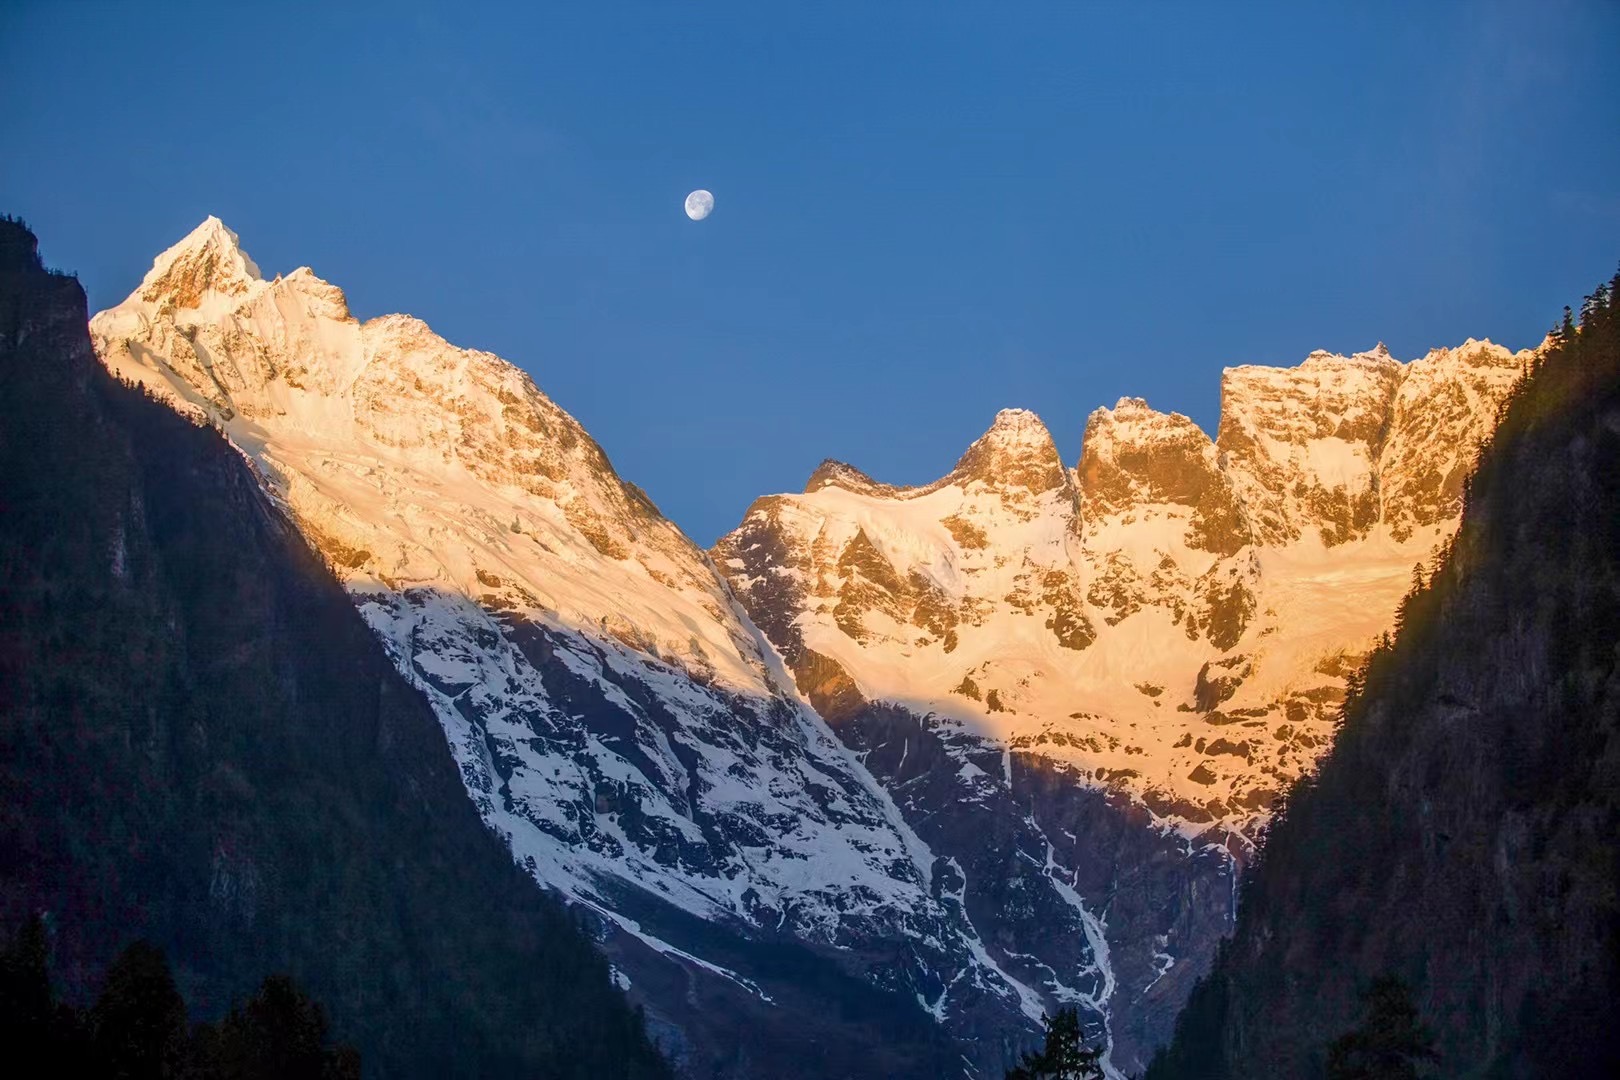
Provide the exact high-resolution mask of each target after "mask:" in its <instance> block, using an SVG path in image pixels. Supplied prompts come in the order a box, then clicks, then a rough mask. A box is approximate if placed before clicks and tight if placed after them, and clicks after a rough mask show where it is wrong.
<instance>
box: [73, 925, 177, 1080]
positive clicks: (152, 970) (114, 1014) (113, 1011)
mask: <svg viewBox="0 0 1620 1080" xmlns="http://www.w3.org/2000/svg"><path fill="white" fill-rule="evenodd" d="M90 1022H91V1028H92V1030H93V1032H94V1042H95V1055H96V1058H97V1061H98V1064H99V1066H100V1071H101V1073H102V1075H105V1076H109V1077H118V1078H120V1080H159V1078H167V1077H178V1076H180V1075H181V1073H182V1071H183V1068H184V1065H185V1060H186V1050H187V1035H186V1003H185V1001H184V1000H183V999H182V998H181V997H180V991H179V990H178V989H177V988H176V987H175V985H174V976H173V975H171V974H170V973H169V963H168V961H167V960H165V959H164V957H163V952H162V950H160V949H158V948H156V947H155V946H152V945H148V944H147V943H146V942H144V941H137V942H135V943H134V944H133V945H130V946H129V947H128V948H126V949H125V950H124V951H123V952H122V953H120V954H119V955H118V959H116V960H114V961H113V963H112V966H111V967H110V968H108V969H107V981H106V984H105V986H103V987H102V991H101V996H100V997H98V998H97V999H96V1004H95V1007H94V1008H93V1009H92V1010H91V1012H90Z"/></svg>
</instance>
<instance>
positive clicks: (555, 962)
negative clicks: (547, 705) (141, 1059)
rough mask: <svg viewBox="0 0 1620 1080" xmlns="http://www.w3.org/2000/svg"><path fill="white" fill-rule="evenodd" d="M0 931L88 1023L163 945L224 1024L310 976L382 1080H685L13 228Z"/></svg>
mask: <svg viewBox="0 0 1620 1080" xmlns="http://www.w3.org/2000/svg"><path fill="white" fill-rule="evenodd" d="M0 792H4V798H3V800H0V922H3V923H5V924H6V925H7V926H10V927H14V926H16V925H18V924H19V923H21V922H22V920H23V919H24V918H26V917H27V916H28V915H30V914H32V913H34V912H37V911H41V910H43V911H46V912H48V913H49V914H50V918H51V921H52V923H53V925H54V926H55V927H56V928H57V931H56V936H55V940H54V942H53V949H54V954H55V955H54V966H55V969H56V970H57V972H58V973H59V975H60V977H61V979H62V982H63V984H64V986H63V989H64V991H65V992H66V994H67V995H68V997H69V998H70V999H73V1000H78V1001H84V1000H85V999H86V998H87V996H88V995H89V993H91V992H92V990H93V989H94V982H95V980H96V979H97V977H98V975H99V973H100V972H101V971H102V970H104V969H105V968H106V967H107V964H108V963H109V961H110V960H111V958H112V956H113V955H114V953H115V952H116V950H117V948H118V947H119V946H120V945H122V944H123V943H125V942H127V941H129V940H130V939H131V938H132V937H136V936H143V937H146V938H148V939H150V940H151V941H153V942H155V943H157V944H160V945H161V946H163V947H164V948H165V949H166V951H167V952H168V954H169V956H170V957H171V959H172V961H173V962H174V964H175V967H176V976H177V979H178V981H179V983H180V986H181V988H182V989H183V991H184V993H185V995H186V997H187V999H188V1000H190V1001H191V1002H192V1003H193V1004H194V1005H195V1007H196V1008H197V1009H198V1011H199V1012H200V1013H201V1014H203V1015H205V1016H218V1015H221V1014H222V1013H223V1012H224V1011H225V1009H226V1008H227V1007H228V1006H229V1005H230V1003H231V1001H232V1000H233V999H240V998H245V997H246V996H247V995H248V994H249V993H250V992H251V991H252V990H253V988H254V987H255V986H256V985H257V984H258V982H259V980H260V979H261V978H262V977H263V976H264V974H265V973H266V972H268V971H277V970H281V971H286V972H288V973H290V974H291V975H292V976H294V977H295V978H297V979H298V980H299V982H300V983H302V984H304V985H305V986H307V987H308V988H309V989H310V991H311V992H312V993H313V994H314V995H315V996H317V997H318V998H320V999H321V1000H323V1001H324V1002H325V1003H326V1005H327V1006H328V1007H329V1009H330V1012H331V1016H332V1021H333V1032H334V1035H335V1036H336V1037H338V1038H340V1039H342V1040H345V1041H348V1042H352V1043H354V1044H355V1045H356V1046H358V1047H359V1049H360V1051H361V1053H362V1056H363V1058H364V1061H365V1065H366V1070H367V1073H368V1074H369V1075H377V1076H444V1075H462V1076H495V1075H502V1076H506V1075H535V1076H557V1077H599V1076H623V1077H656V1076H663V1075H665V1074H666V1068H665V1066H664V1064H663V1063H662V1061H661V1060H660V1059H659V1058H658V1056H657V1054H656V1053H655V1052H654V1051H653V1049H652V1048H651V1046H650V1044H649V1043H648V1042H647V1040H646V1038H645V1036H644V1035H643V1033H642V1031H641V1025H640V1022H639V1020H638V1019H637V1017H636V1016H635V1015H634V1013H633V1012H632V1011H631V1009H630V1008H629V1007H628V1006H627V1004H626V1003H625V1001H624V999H623V997H622V996H621V995H620V994H619V993H618V991H616V990H615V989H614V988H613V987H612V985H611V983H610V980H609V969H608V965H607V964H606V962H605V961H604V960H603V959H602V958H601V956H600V955H599V954H598V953H597V952H596V950H595V949H594V948H593V946H592V944H591V942H590V941H589V939H588V938H587V937H586V936H585V935H584V934H582V933H581V931H580V929H579V928H578V926H577V925H576V923H575V920H574V919H573V918H572V917H571V916H570V915H569V914H568V913H567V912H566V911H565V910H564V909H563V908H562V907H561V906H560V905H559V904H557V903H556V902H555V901H554V900H552V899H550V898H548V897H547V896H545V895H544V894H542V893H541V892H540V891H539V890H537V889H535V888H534V887H533V885H532V883H531V882H529V881H528V880H527V879H526V877H525V875H523V874H522V873H521V872H520V871H519V870H518V869H517V868H516V867H515V866H514V865H513V863H512V860H511V858H510V856H509V854H508V852H507V851H506V850H504V849H503V847H502V845H501V844H500V842H499V841H498V840H497V838H496V837H494V836H492V835H491V834H490V833H489V831H488V830H487V829H486V828H485V827H484V825H483V824H482V822H481V821H480V820H479V817H478V814H477V813H476V811H475V810H474V808H473V807H472V805H471V804H470V803H469V802H468V800H467V798H466V793H465V791H464V789H463V787H462V784H461V781H460V779H459V777H458V775H457V770H456V768H455V765H454V762H453V761H452V759H451V757H450V756H449V754H448V753H447V750H446V746H445V742H444V735H443V732H442V730H441V728H440V725H439V723H438V721H437V720H436V718H435V716H434V713H433V711H432V709H431V708H430V707H429V705H428V703H427V702H426V701H425V700H424V699H423V697H422V695H421V694H420V693H419V692H417V691H416V690H415V689H414V688H412V687H411V686H410V685H409V684H408V683H407V682H405V681H404V680H403V679H402V678H401V677H400V676H399V675H398V673H397V672H396V671H395V669H394V667H393V665H392V664H391V663H390V662H389V660H388V658H387V656H386V655H385V654H384V651H383V649H382V648H381V646H380V645H379V643H378V642H377V640H376V638H375V637H374V636H373V635H372V633H371V632H370V630H369V629H368V628H367V626H366V624H365V622H364V621H363V620H362V619H361V618H360V617H359V616H358V615H357V614H356V612H355V611H354V608H353V606H352V605H351V604H350V602H349V599H348V597H347V596H346V595H345V593H344V591H343V589H342V588H341V587H340V586H339V585H338V584H337V583H336V582H335V581H334V580H333V578H332V577H331V575H330V573H329V572H328V570H327V568H326V567H325V566H323V565H322V563H321V561H320V559H319V557H317V556H316V555H315V554H314V553H313V552H312V551H311V550H310V548H309V547H308V546H307V545H306V544H305V542H304V540H303V539H302V538H301V537H300V536H299V534H298V533H297V532H296V530H294V529H293V528H292V527H291V526H290V525H289V524H288V523H287V521H286V520H285V518H284V517H283V516H282V515H281V513H280V511H279V510H278V509H277V508H276V507H275V506H273V505H272V504H271V502H270V501H269V500H267V499H266V497H265V496H264V494H263V493H262V492H261V490H260V486H259V482H258V480H257V478H256V477H255V476H254V475H253V472H252V471H251V469H250V468H249V466H248V464H247V463H246V462H245V461H244V460H243V458H242V457H241V456H240V455H239V454H238V453H237V452H236V451H235V450H234V449H233V448H232V447H231V446H230V445H229V444H228V443H227V442H226V441H225V440H224V439H222V438H220V437H219V435H218V434H217V433H216V432H214V431H212V430H209V429H208V428H206V427H199V426H197V425H196V424H194V423H193V422H192V421H190V420H187V419H184V418H182V417H180V416H177V415H176V414H175V413H174V412H172V411H171V410H170V409H168V408H166V407H163V406H161V405H159V404H156V403H154V402H152V401H149V400H147V399H146V398H145V397H144V396H143V395H142V393H141V392H139V391H137V390H133V389H130V388H128V387H125V386H120V385H118V384H117V383H116V382H115V381H114V380H113V379H112V378H111V377H110V376H109V375H108V374H107V373H106V372H105V371H104V370H103V369H102V367H101V366H100V365H99V364H98V363H97V362H96V358H95V356H94V354H93V352H92V350H91V344H90V340H89V337H88V335H87V332H86V311H85V299H84V294H83V292H82V290H81V289H80V288H79V286H78V283H77V282H76V281H74V280H73V279H71V278H67V277H63V276H60V275H55V274H49V273H47V272H46V271H45V270H44V269H43V268H42V267H41V265H40V262H39V259H38V256H37V253H36V242H35V240H34V237H33V236H32V234H30V233H29V232H28V231H27V230H26V229H25V228H24V227H23V226H22V225H21V224H19V223H15V222H12V221H9V220H8V221H4V222H0Z"/></svg>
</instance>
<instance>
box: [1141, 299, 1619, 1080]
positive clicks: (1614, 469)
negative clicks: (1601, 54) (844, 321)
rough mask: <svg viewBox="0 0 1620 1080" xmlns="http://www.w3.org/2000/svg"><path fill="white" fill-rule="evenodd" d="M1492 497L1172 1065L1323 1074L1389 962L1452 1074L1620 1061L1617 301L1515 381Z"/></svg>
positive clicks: (1331, 765) (1354, 731)
mask: <svg viewBox="0 0 1620 1080" xmlns="http://www.w3.org/2000/svg"><path fill="white" fill-rule="evenodd" d="M1616 286H1620V280H1617V282H1616ZM1439 399H1440V401H1441V402H1442V403H1443V404H1444V403H1446V402H1447V401H1452V402H1454V401H1455V399H1452V398H1449V397H1448V396H1446V395H1444V394H1441V395H1440V397H1439ZM1425 477H1426V478H1425ZM1412 482H1413V483H1416V484H1418V485H1419V486H1421V487H1423V488H1424V489H1425V490H1430V491H1432V490H1439V491H1442V492H1444V491H1446V490H1447V489H1448V488H1449V487H1450V482H1449V480H1448V479H1447V476H1446V474H1444V473H1442V472H1439V471H1437V470H1430V471H1428V472H1427V473H1425V474H1422V476H1420V477H1419V478H1417V479H1414V480H1412ZM1389 495H1390V493H1389V492H1388V491H1387V490H1386V492H1385V497H1386V498H1388V497H1389ZM1468 502H1469V504H1468V508H1467V511H1466V513H1465V515H1464V517H1463V522H1462V527H1461V530H1460V532H1459V533H1458V535H1457V537H1456V543H1455V547H1454V548H1453V549H1452V550H1451V551H1450V553H1449V555H1448V556H1447V557H1446V558H1445V560H1444V562H1443V563H1442V565H1441V566H1440V568H1439V570H1438V572H1437V573H1436V574H1435V575H1434V577H1433V579H1432V580H1431V581H1429V582H1428V583H1427V584H1426V587H1424V588H1422V589H1421V590H1418V591H1416V592H1414V593H1413V594H1412V595H1411V596H1410V597H1409V598H1408V599H1407V600H1406V601H1405V602H1404V603H1403V605H1402V607H1401V610H1400V615H1399V621H1400V623H1401V628H1400V631H1399V633H1398V635H1397V637H1396V639H1395V641H1394V645H1393V648H1389V649H1380V650H1378V651H1377V652H1375V654H1374V655H1373V657H1372V659H1371V662H1370V664H1369V665H1368V667H1367V669H1366V674H1365V690H1364V691H1362V692H1361V693H1360V694H1359V696H1357V697H1355V698H1353V699H1352V700H1351V702H1350V703H1349V705H1348V707H1347V716H1346V719H1345V721H1344V725H1343V728H1342V730H1341V731H1340V733H1339V735H1338V739H1337V741H1336V744H1335V746H1334V748H1333V751H1332V753H1331V754H1330V755H1329V756H1328V757H1327V758H1326V759H1325V760H1324V761H1323V763H1322V766H1321V771H1320V774H1319V775H1318V776H1317V777H1316V779H1315V781H1314V782H1313V783H1310V784H1308V785H1305V786H1303V787H1301V788H1299V789H1298V790H1296V791H1295V792H1293V793H1292V795H1291V797H1290V800H1289V802H1288V805H1287V809H1286V812H1285V813H1284V814H1283V816H1282V818H1281V819H1280V820H1279V821H1278V822H1276V824H1275V825H1274V827H1273V829H1272V831H1271V833H1270V836H1269V838H1268V839H1267V841H1266V844H1265V846H1264V849H1263V857H1262V861H1261V864H1260V865H1259V867H1258V869H1257V872H1256V873H1255V876H1254V877H1253V879H1252V880H1251V881H1250V882H1248V883H1247V885H1246V887H1245V890H1244V894H1243V895H1244V901H1243V904H1242V906H1241V909H1240V915H1239V919H1238V926H1237V931H1236V934H1235V937H1234V938H1233V940H1232V942H1231V944H1230V946H1229V948H1228V949H1227V950H1226V952H1225V954H1224V956H1223V958H1222V960H1221V961H1220V962H1219V964H1218V965H1217V966H1216V968H1215V970H1214V972H1213V973H1212V974H1211V975H1210V977H1209V979H1208V980H1207V981H1206V982H1205V983H1204V984H1203V985H1202V986H1200V988H1199V989H1198V990H1197V992H1196V993H1195V994H1194V996H1193V999H1192V1002H1191V1003H1190V1005H1189V1006H1188V1009H1187V1011H1186V1013H1185V1015H1184V1016H1183V1017H1182V1019H1181V1021H1180V1023H1179V1024H1178V1034H1177V1037H1176V1041H1175V1043H1174V1045H1173V1046H1172V1047H1171V1048H1170V1050H1169V1051H1168V1052H1167V1053H1166V1054H1165V1055H1164V1057H1163V1059H1162V1060H1160V1061H1159V1062H1158V1063H1156V1065H1155V1067H1154V1069H1153V1071H1152V1073H1151V1075H1153V1076H1156V1077H1245V1076H1265V1075H1272V1076H1282V1075H1286V1076H1304V1075H1312V1074H1313V1072H1314V1071H1315V1070H1319V1069H1320V1068H1321V1067H1322V1064H1323V1059H1324V1054H1325V1048H1326V1046H1327V1044H1328V1043H1329V1042H1330V1041H1331V1040H1332V1039H1334V1038H1335V1037H1337V1036H1338V1035H1340V1034H1342V1033H1343V1032H1345V1031H1347V1030H1349V1029H1350V1028H1352V1027H1354V1026H1355V1024H1356V1021H1357V1014H1358V1012H1359V1006H1358V1002H1357V994H1358V993H1359V992H1360V991H1361V990H1362V989H1363V988H1365V987H1366V986H1367V985H1368V983H1369V982H1370V981H1371V980H1372V979H1373V978H1375V977H1377V976H1380V975H1383V974H1394V975H1397V976H1399V977H1401V978H1402V979H1403V980H1405V981H1406V982H1407V983H1408V984H1409V985H1410V986H1411V987H1412V988H1413V990H1414V1002H1415V1003H1416V1005H1417V1006H1418V1009H1419V1012H1420V1015H1421V1017H1422V1019H1423V1020H1424V1021H1425V1022H1426V1023H1427V1024H1429V1025H1430V1026H1431V1027H1432V1028H1433V1029H1434V1032H1435V1034H1436V1036H1437V1047H1438V1050H1439V1053H1440V1062H1439V1069H1440V1072H1441V1073H1442V1074H1443V1075H1446V1076H1459V1077H1466V1076H1507V1077H1518V1076H1523V1077H1531V1076H1572V1077H1573V1076H1612V1075H1615V1074H1616V1072H1617V1071H1620V1052H1617V1050H1616V1047H1617V1046H1620V1043H1616V1041H1615V1039H1614V1037H1613V1032H1612V1024H1613V1019H1612V1015H1611V1014H1612V1010H1613V1005H1614V1002H1615V1001H1616V1000H1620V900H1617V897H1620V862H1617V860H1616V847H1615V835H1616V832H1615V830H1616V826H1617V824H1620V667H1617V662H1620V319H1617V318H1616V311H1615V308H1614V306H1613V301H1612V297H1607V298H1606V297H1604V296H1603V294H1600V295H1599V297H1598V300H1597V302H1595V303H1593V304H1592V305H1589V307H1588V309H1587V314H1586V317H1585V319H1584V321H1583V325H1582V327H1581V329H1580V331H1579V332H1578V334H1571V335H1569V339H1568V340H1567V341H1565V342H1564V343H1563V344H1561V345H1558V346H1556V347H1554V348H1552V349H1550V350H1549V351H1548V352H1547V354H1546V356H1545V360H1544V362H1543V363H1542V364H1541V366H1540V367H1539V369H1538V370H1537V371H1536V373H1535V374H1534V376H1533V377H1532V378H1531V379H1530V380H1529V381H1528V383H1527V384H1526V385H1525V386H1524V387H1523V388H1522V390H1521V391H1520V392H1518V393H1516V394H1515V395H1514V397H1513V399H1512V403H1511V406H1510V408H1509V409H1508V410H1507V412H1506V414H1505V417H1504V419H1503V420H1502V423H1501V425H1500V427H1499V428H1498V429H1497V430H1496V434H1495V436H1494V441H1493V443H1492V445H1491V447H1490V449H1489V450H1488V452H1487V453H1486V454H1485V456H1484V457H1483V458H1482V460H1481V463H1480V466H1479V470H1478V473H1477V475H1476V476H1475V477H1474V479H1473V481H1472V485H1471V489H1470V495H1469V500H1468ZM1402 520H1403V521H1405V520H1412V518H1409V517H1408V518H1403V519H1402Z"/></svg>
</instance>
